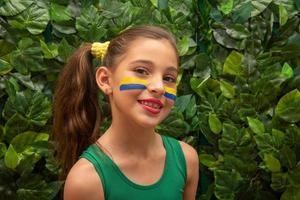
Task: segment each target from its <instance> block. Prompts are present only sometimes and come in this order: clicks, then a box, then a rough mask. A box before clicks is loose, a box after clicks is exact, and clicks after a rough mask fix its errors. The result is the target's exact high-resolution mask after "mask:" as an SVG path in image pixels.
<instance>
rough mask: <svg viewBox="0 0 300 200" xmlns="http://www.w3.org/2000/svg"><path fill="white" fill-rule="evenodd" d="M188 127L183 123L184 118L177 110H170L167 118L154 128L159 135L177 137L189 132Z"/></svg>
mask: <svg viewBox="0 0 300 200" xmlns="http://www.w3.org/2000/svg"><path fill="white" fill-rule="evenodd" d="M189 128H190V127H189V125H188V124H187V123H186V122H185V121H184V117H183V115H182V113H181V112H178V110H176V109H175V107H174V109H172V110H171V113H170V114H169V116H168V117H167V118H166V119H165V120H164V121H163V122H162V123H161V124H159V125H158V126H157V127H156V130H157V131H158V132H159V133H161V134H166V135H171V136H173V137H179V136H182V135H185V134H186V133H188V131H189Z"/></svg>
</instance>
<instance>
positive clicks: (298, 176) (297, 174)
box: [288, 165, 300, 187]
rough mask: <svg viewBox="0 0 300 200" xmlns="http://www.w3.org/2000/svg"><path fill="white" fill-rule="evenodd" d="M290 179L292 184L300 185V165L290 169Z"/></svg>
mask: <svg viewBox="0 0 300 200" xmlns="http://www.w3.org/2000/svg"><path fill="white" fill-rule="evenodd" d="M288 179H289V182H290V184H291V185H293V186H296V187H300V166H299V165H298V166H297V167H294V168H293V169H291V170H289V174H288Z"/></svg>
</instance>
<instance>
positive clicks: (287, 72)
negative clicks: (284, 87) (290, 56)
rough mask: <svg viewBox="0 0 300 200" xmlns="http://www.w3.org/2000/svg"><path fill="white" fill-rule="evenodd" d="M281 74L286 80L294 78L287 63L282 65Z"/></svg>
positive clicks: (291, 69)
mask: <svg viewBox="0 0 300 200" xmlns="http://www.w3.org/2000/svg"><path fill="white" fill-rule="evenodd" d="M281 74H282V75H283V76H285V77H287V78H291V77H293V76H294V71H293V68H291V66H290V65H289V64H288V63H284V65H283V67H282V69H281Z"/></svg>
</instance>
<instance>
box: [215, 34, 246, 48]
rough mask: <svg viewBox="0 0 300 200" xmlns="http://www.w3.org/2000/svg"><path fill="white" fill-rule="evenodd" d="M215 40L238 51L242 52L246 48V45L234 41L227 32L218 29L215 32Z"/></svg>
mask: <svg viewBox="0 0 300 200" xmlns="http://www.w3.org/2000/svg"><path fill="white" fill-rule="evenodd" d="M213 36H214V38H215V40H216V41H217V42H218V43H219V44H221V45H222V46H224V47H227V48H230V49H236V50H242V49H244V48H245V44H244V43H243V42H241V41H237V40H234V39H233V38H231V37H230V36H229V35H228V34H227V33H226V30H223V29H216V30H214V31H213Z"/></svg>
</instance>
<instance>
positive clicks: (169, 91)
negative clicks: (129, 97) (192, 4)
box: [120, 77, 176, 101]
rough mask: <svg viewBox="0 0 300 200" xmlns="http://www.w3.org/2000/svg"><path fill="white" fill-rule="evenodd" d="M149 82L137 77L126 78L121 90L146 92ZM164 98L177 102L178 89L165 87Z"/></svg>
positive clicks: (122, 81) (121, 84)
mask: <svg viewBox="0 0 300 200" xmlns="http://www.w3.org/2000/svg"><path fill="white" fill-rule="evenodd" d="M147 85H148V81H146V80H144V79H140V78H135V77H125V78H123V79H122V80H121V82H120V90H121V91H123V90H145V89H147ZM164 89H165V93H164V96H165V97H166V98H168V99H171V100H173V101H175V99H176V89H175V88H171V87H167V86H164Z"/></svg>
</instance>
